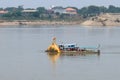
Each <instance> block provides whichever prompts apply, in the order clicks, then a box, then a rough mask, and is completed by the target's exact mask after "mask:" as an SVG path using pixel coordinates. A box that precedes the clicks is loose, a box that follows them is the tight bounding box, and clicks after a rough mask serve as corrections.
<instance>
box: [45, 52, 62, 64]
mask: <svg viewBox="0 0 120 80" xmlns="http://www.w3.org/2000/svg"><path fill="white" fill-rule="evenodd" d="M47 54H48V57H49V59H50V60H51V61H52V63H53V64H55V63H56V61H57V60H58V58H59V57H60V53H55V54H52V53H47Z"/></svg>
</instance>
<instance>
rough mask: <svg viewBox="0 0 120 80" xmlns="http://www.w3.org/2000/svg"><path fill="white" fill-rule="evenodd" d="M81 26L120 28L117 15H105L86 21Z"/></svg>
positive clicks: (119, 20)
mask: <svg viewBox="0 0 120 80" xmlns="http://www.w3.org/2000/svg"><path fill="white" fill-rule="evenodd" d="M81 25H84V26H120V14H119V13H106V14H101V15H99V16H95V17H92V18H90V19H89V20H86V21H85V22H83V23H82V24H81Z"/></svg>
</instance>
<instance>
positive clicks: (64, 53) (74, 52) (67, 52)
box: [47, 50, 100, 56]
mask: <svg viewBox="0 0 120 80" xmlns="http://www.w3.org/2000/svg"><path fill="white" fill-rule="evenodd" d="M47 53H48V54H50V55H54V54H58V53H57V52H51V51H47ZM59 54H60V55H62V56H65V55H66V56H77V55H86V54H97V55H100V50H97V51H92V50H86V51H61V52H60V53H59Z"/></svg>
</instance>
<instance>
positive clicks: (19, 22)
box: [0, 20, 81, 26]
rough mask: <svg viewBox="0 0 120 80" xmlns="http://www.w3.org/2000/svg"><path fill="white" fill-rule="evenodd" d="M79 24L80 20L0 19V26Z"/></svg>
mask: <svg viewBox="0 0 120 80" xmlns="http://www.w3.org/2000/svg"><path fill="white" fill-rule="evenodd" d="M76 24H78V25H81V21H47V20H33V21H31V20H13V21H5V20H4V21H0V26H7V25H76Z"/></svg>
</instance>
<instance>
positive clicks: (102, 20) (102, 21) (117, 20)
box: [0, 13, 120, 26]
mask: <svg viewBox="0 0 120 80" xmlns="http://www.w3.org/2000/svg"><path fill="white" fill-rule="evenodd" d="M6 25H82V26H120V14H119V13H105V14H101V15H98V16H94V17H91V18H89V19H87V20H84V19H79V20H75V21H64V20H63V21H60V20H58V21H55V20H52V21H50V20H12V21H8V20H0V26H6Z"/></svg>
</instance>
